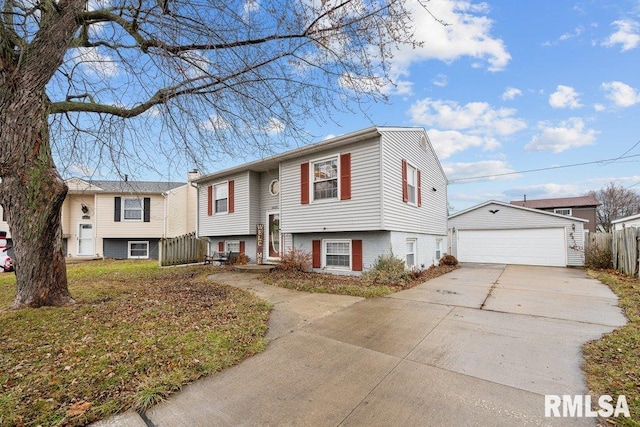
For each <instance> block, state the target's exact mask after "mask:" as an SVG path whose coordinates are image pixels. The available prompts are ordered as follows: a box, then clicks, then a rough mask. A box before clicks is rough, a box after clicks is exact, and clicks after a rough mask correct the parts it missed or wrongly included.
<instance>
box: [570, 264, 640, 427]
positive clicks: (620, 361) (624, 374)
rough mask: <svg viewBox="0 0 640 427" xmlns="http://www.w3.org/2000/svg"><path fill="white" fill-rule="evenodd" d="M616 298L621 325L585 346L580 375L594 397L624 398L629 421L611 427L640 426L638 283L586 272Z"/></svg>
mask: <svg viewBox="0 0 640 427" xmlns="http://www.w3.org/2000/svg"><path fill="white" fill-rule="evenodd" d="M589 274H590V275H591V276H592V277H595V278H596V279H598V280H600V281H601V282H602V283H604V284H606V285H608V286H609V287H610V288H611V290H612V291H613V292H614V293H615V294H616V295H617V296H618V298H619V302H618V304H619V305H620V307H621V308H622V310H623V311H624V313H625V315H626V316H627V319H628V322H629V323H627V324H626V325H625V326H623V327H622V328H620V329H617V330H616V331H614V332H612V333H610V334H607V335H605V336H604V337H602V338H601V339H600V340H597V341H592V342H589V343H587V344H586V345H585V346H584V348H583V351H584V357H585V360H586V362H585V365H584V372H585V374H586V376H587V384H588V386H589V393H590V394H591V395H594V396H600V395H609V396H612V397H613V398H614V404H615V402H616V400H617V396H620V395H624V396H625V397H626V399H627V403H628V404H629V412H630V414H631V418H622V417H619V418H616V419H615V422H616V424H615V425H621V426H640V281H639V280H638V279H637V278H629V277H627V276H623V275H621V274H618V273H617V272H615V271H589Z"/></svg>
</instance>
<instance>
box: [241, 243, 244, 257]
mask: <svg viewBox="0 0 640 427" xmlns="http://www.w3.org/2000/svg"><path fill="white" fill-rule="evenodd" d="M240 253H241V254H244V240H240Z"/></svg>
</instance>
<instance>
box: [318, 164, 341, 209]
mask: <svg viewBox="0 0 640 427" xmlns="http://www.w3.org/2000/svg"><path fill="white" fill-rule="evenodd" d="M312 165H313V166H312V171H313V200H326V199H336V198H338V158H337V157H336V158H333V159H328V160H321V161H319V162H313V163H312Z"/></svg>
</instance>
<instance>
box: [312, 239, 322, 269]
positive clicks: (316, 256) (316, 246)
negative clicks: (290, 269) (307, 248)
mask: <svg viewBox="0 0 640 427" xmlns="http://www.w3.org/2000/svg"><path fill="white" fill-rule="evenodd" d="M311 243H312V245H311V257H312V259H313V268H320V267H322V262H320V253H321V248H320V245H321V242H320V240H313V241H312V242H311Z"/></svg>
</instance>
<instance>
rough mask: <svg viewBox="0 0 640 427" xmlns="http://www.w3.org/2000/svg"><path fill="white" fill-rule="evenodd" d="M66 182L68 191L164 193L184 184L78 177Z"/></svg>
mask: <svg viewBox="0 0 640 427" xmlns="http://www.w3.org/2000/svg"><path fill="white" fill-rule="evenodd" d="M66 182H67V184H68V185H69V191H70V192H72V193H75V192H85V193H86V192H91V193H93V192H96V193H138V194H141V193H147V194H148V193H166V192H167V191H170V190H173V189H175V188H178V187H182V186H183V185H186V183H185V182H172V181H164V182H161V181H105V180H83V179H80V178H71V179H68V180H67V181H66ZM71 184H72V185H71Z"/></svg>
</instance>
